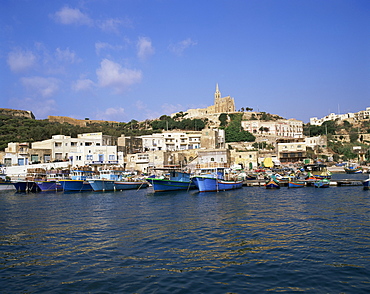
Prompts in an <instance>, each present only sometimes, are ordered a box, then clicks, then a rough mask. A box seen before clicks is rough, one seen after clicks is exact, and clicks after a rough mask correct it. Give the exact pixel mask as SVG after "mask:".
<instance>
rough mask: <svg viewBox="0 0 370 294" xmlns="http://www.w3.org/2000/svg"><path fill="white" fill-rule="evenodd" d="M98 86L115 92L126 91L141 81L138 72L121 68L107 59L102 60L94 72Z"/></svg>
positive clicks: (140, 74)
mask: <svg viewBox="0 0 370 294" xmlns="http://www.w3.org/2000/svg"><path fill="white" fill-rule="evenodd" d="M96 75H97V77H98V82H99V86H101V87H110V88H113V89H114V90H115V91H116V92H122V91H124V90H126V89H127V88H128V87H129V86H130V85H133V84H136V83H139V82H140V81H141V79H142V72H141V71H140V70H133V69H129V68H126V67H122V66H121V65H120V64H118V63H115V62H113V61H111V60H108V59H103V61H102V62H101V64H100V68H98V69H97V70H96Z"/></svg>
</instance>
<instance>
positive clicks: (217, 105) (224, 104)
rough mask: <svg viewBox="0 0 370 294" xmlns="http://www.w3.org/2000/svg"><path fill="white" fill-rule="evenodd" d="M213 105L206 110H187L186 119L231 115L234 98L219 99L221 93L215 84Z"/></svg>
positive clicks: (233, 108)
mask: <svg viewBox="0 0 370 294" xmlns="http://www.w3.org/2000/svg"><path fill="white" fill-rule="evenodd" d="M214 97H215V100H214V105H211V106H208V107H207V108H196V109H188V110H187V111H186V113H187V116H186V117H187V118H198V117H205V116H209V115H213V114H221V113H232V112H235V103H234V98H232V97H230V96H226V97H221V92H220V90H219V89H218V84H216V92H215V94H214Z"/></svg>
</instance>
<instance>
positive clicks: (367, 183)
mask: <svg viewBox="0 0 370 294" xmlns="http://www.w3.org/2000/svg"><path fill="white" fill-rule="evenodd" d="M362 185H363V186H364V190H370V176H369V178H368V179H367V180H365V181H363V182H362Z"/></svg>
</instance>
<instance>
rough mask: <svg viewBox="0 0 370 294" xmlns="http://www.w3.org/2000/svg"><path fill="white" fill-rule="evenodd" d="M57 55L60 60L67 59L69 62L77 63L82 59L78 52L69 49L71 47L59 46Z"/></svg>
mask: <svg viewBox="0 0 370 294" xmlns="http://www.w3.org/2000/svg"><path fill="white" fill-rule="evenodd" d="M55 55H56V57H57V58H58V59H59V60H61V61H66V62H68V63H76V62H79V61H80V59H79V58H78V57H77V56H76V53H75V52H73V51H71V50H69V48H67V49H65V50H62V49H60V48H57V49H56V52H55Z"/></svg>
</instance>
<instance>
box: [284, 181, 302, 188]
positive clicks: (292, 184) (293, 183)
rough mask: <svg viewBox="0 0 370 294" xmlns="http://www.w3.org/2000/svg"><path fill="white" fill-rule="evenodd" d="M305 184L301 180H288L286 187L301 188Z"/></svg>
mask: <svg viewBox="0 0 370 294" xmlns="http://www.w3.org/2000/svg"><path fill="white" fill-rule="evenodd" d="M304 186H305V182H302V181H289V182H288V187H289V188H303V187H304Z"/></svg>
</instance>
